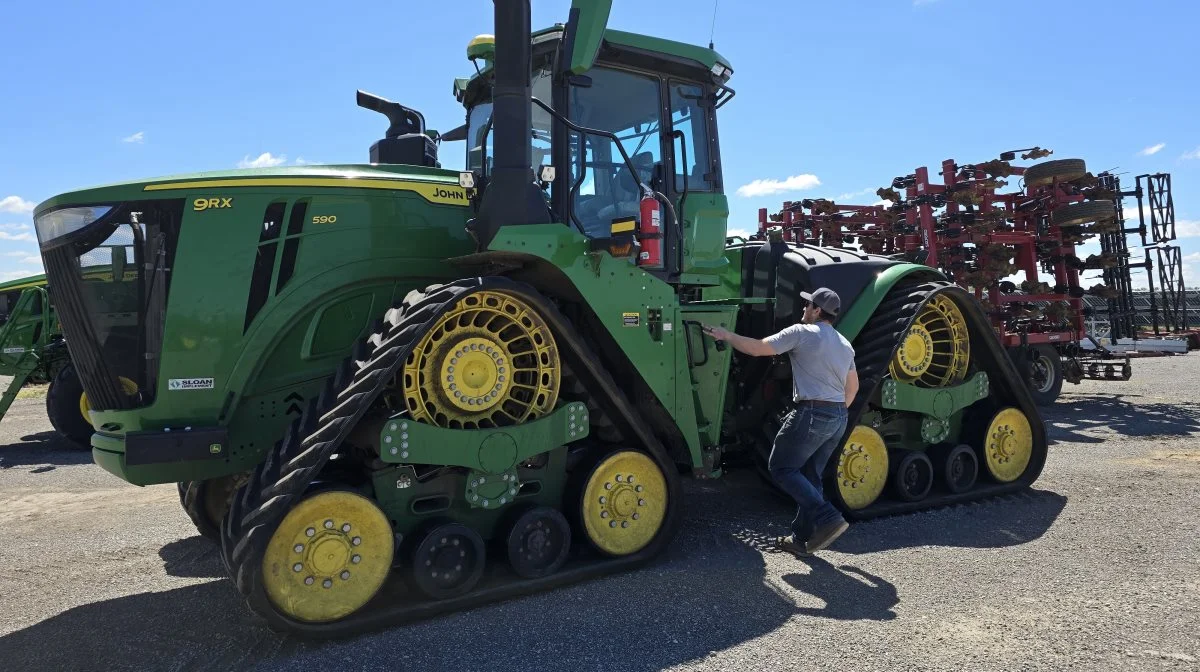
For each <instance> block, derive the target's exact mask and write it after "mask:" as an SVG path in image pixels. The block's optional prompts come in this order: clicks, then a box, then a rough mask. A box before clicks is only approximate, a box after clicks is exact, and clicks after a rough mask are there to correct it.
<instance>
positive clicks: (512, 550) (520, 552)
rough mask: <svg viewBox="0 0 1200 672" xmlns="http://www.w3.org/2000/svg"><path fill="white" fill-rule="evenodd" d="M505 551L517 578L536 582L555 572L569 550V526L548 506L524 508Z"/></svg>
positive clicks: (560, 513) (510, 534) (516, 521)
mask: <svg viewBox="0 0 1200 672" xmlns="http://www.w3.org/2000/svg"><path fill="white" fill-rule="evenodd" d="M506 548H507V551H508V562H509V564H510V565H512V568H513V571H514V572H516V573H517V575H518V576H521V577H524V578H526V579H536V578H539V577H543V576H547V575H550V574H553V573H554V572H556V571H558V568H559V567H562V565H563V563H564V562H566V561H567V553H568V551H570V548H571V526H570V525H569V524H568V523H567V518H566V516H564V515H563V514H562V512H560V511H558V510H556V509H552V508H550V507H548V506H538V507H533V508H529V509H526V510H525V511H524V512H522V513H521V515H519V516H517V518H516V520H514V521H513V524H512V527H511V528H510V529H509V532H508V537H507V544H506Z"/></svg>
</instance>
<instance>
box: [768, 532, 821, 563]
mask: <svg viewBox="0 0 1200 672" xmlns="http://www.w3.org/2000/svg"><path fill="white" fill-rule="evenodd" d="M775 543H776V544H778V545H779V548H780V549H782V550H784V551H787V552H788V553H791V554H792V555H794V556H796V557H798V558H808V557H812V553H809V552H808V551H807V550H805V548H804V546H805V545H804V544H803V543H801V542H798V541H796V535H794V534H789V535H787V536H786V537H778V538H777V539H775Z"/></svg>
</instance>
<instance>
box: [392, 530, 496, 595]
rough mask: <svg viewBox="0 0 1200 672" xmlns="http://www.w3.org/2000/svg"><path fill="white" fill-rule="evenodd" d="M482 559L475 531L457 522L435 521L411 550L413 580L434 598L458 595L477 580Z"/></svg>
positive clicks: (481, 548)
mask: <svg viewBox="0 0 1200 672" xmlns="http://www.w3.org/2000/svg"><path fill="white" fill-rule="evenodd" d="M485 559H486V550H485V548H484V545H483V539H482V538H481V537H480V536H479V533H478V532H476V531H475V530H473V529H471V528H469V527H467V526H466V525H462V524H460V523H450V522H446V523H441V524H436V525H434V526H433V527H431V528H429V530H428V532H426V533H425V536H424V537H422V538H421V541H420V542H419V543H418V544H417V546H416V548H414V549H413V554H412V569H411V571H412V579H413V583H414V584H415V585H416V587H417V590H420V591H421V592H422V593H424V594H425V595H427V596H429V597H432V598H434V599H437V600H444V599H447V598H451V597H457V596H459V595H463V594H465V593H468V592H470V591H471V589H472V588H474V587H475V586H476V584H478V583H479V579H480V578H481V577H482V576H483V565H484V561H485Z"/></svg>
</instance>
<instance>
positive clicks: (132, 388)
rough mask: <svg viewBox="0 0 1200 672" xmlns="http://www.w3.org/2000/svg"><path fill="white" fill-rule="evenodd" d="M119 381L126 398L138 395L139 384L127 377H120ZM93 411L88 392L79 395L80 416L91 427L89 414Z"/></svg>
mask: <svg viewBox="0 0 1200 672" xmlns="http://www.w3.org/2000/svg"><path fill="white" fill-rule="evenodd" d="M117 380H119V381H121V391H122V392H124V393H125V396H127V397H132V396H133V395H135V394H137V393H138V386H137V383H135V382H133V381H132V380H130V379H128V378H126V377H125V376H119V377H118V378H117ZM91 410H92V405H91V404H90V403H88V397H87V392H84V393H82V394H80V395H79V414H80V415H82V416H83V419H84V420H85V421H86V422H87V423H88V424H89V425H90V424H92V416H90V415H88V412H89V411H91Z"/></svg>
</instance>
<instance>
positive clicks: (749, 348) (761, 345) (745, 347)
mask: <svg viewBox="0 0 1200 672" xmlns="http://www.w3.org/2000/svg"><path fill="white" fill-rule="evenodd" d="M703 326H704V333H706V334H708V335H709V336H712V337H713V338H714V339H716V340H718V341H725V342H726V343H728V344H730V345H732V346H733V347H734V349H735V350H737V351H739V352H744V353H746V354H747V355H754V356H755V357H772V356H774V355H777V354H779V353H777V352H775V348H773V347H772V346H771V344H770V343H768V342H767V341H766V340H765V339H758V338H750V337H748V336H738V335H737V334H735V333H733V332H732V331H729V330H728V329H723V328H721V327H713V326H709V325H707V324H706V325H703Z"/></svg>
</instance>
